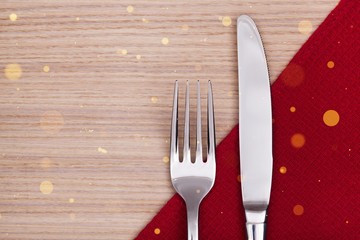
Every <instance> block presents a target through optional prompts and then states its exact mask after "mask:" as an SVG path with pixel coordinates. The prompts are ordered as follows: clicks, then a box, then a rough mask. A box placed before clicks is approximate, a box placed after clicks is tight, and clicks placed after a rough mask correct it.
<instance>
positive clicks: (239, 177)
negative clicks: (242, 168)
mask: <svg viewBox="0 0 360 240" xmlns="http://www.w3.org/2000/svg"><path fill="white" fill-rule="evenodd" d="M236 180H237V181H238V182H241V176H240V174H239V175H237V177H236Z"/></svg>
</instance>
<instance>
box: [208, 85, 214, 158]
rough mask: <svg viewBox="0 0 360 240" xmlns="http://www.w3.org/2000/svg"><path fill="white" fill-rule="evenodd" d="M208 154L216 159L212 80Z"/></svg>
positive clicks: (210, 87)
mask: <svg viewBox="0 0 360 240" xmlns="http://www.w3.org/2000/svg"><path fill="white" fill-rule="evenodd" d="M207 108H208V109H207V128H208V154H207V159H208V160H209V159H210V160H215V119H214V103H213V94H212V86H211V81H210V80H209V82H208V104H207Z"/></svg>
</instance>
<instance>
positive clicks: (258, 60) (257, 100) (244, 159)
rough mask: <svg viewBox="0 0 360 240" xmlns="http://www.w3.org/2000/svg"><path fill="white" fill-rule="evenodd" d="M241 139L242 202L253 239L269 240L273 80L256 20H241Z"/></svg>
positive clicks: (248, 229) (239, 42)
mask: <svg viewBox="0 0 360 240" xmlns="http://www.w3.org/2000/svg"><path fill="white" fill-rule="evenodd" d="M237 41H238V42H237V46H238V71H239V72H238V76H239V124H240V128H239V136H240V172H241V187H242V200H243V205H244V208H245V216H246V230H247V235H248V239H249V240H260V239H261V240H262V239H265V227H266V226H265V225H266V224H265V222H266V216H267V208H268V205H269V200H270V190H271V179H272V164H273V159H272V115H271V96H270V81H269V74H268V68H267V63H266V57H265V52H264V48H263V45H262V41H261V38H260V34H259V32H258V30H257V28H256V25H255V23H254V21H253V20H252V19H251V18H250V17H249V16H246V15H242V16H240V17H239V18H238V21H237Z"/></svg>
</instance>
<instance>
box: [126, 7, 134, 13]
mask: <svg viewBox="0 0 360 240" xmlns="http://www.w3.org/2000/svg"><path fill="white" fill-rule="evenodd" d="M126 11H127V12H128V13H132V12H134V7H133V6H131V5H130V6H127V8H126Z"/></svg>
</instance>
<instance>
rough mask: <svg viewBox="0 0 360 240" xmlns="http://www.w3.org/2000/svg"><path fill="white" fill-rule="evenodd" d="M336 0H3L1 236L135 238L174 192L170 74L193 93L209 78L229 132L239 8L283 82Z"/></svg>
mask: <svg viewBox="0 0 360 240" xmlns="http://www.w3.org/2000/svg"><path fill="white" fill-rule="evenodd" d="M336 4H337V1H336V0H316V1H314V0H302V1H300V0H297V1H291V0H283V1H280V0H252V1H232V0H224V1H201V0H193V1H170V0H169V1H165V0H163V1H145V0H142V1H108V0H103V1H66V0H61V1H60V0H59V1H39V0H34V1H25V0H24V1H2V3H1V4H0V9H1V10H0V17H1V19H0V25H1V26H0V29H1V34H0V52H1V55H0V64H1V68H3V69H4V72H3V73H2V74H1V76H0V78H1V79H0V86H1V88H0V94H1V99H0V101H1V103H0V104H1V114H0V122H1V124H0V139H1V140H0V214H1V215H0V217H1V219H0V239H61V240H66V239H86V240H89V239H107V240H109V239H133V238H134V237H135V236H136V234H137V233H138V232H139V231H140V230H141V229H142V228H143V227H144V226H145V224H146V223H147V222H148V221H149V220H150V219H151V218H152V217H153V216H154V214H155V213H156V212H157V211H158V210H159V209H160V208H161V206H162V205H163V204H164V203H165V202H166V201H167V199H168V198H170V197H171V196H172V194H173V193H174V191H173V189H172V187H171V183H170V180H169V164H168V152H169V130H170V115H171V104H172V93H173V84H174V81H175V80H176V79H178V80H179V81H180V93H181V98H180V99H181V103H183V102H182V100H183V99H184V97H183V93H184V88H185V80H190V84H191V85H192V87H195V80H198V79H199V80H200V82H201V84H202V87H201V88H202V92H203V93H205V92H206V81H207V80H208V79H211V80H212V83H213V89H214V101H215V113H216V130H217V142H219V141H221V139H222V138H224V137H225V136H226V134H227V133H228V132H229V131H230V129H231V128H232V127H233V126H234V125H236V123H237V121H238V117H237V115H238V110H237V108H238V95H237V62H236V61H237V59H236V34H235V33H236V18H237V16H239V15H240V14H248V15H250V16H252V17H253V18H254V19H255V21H256V23H257V24H258V26H259V29H260V32H261V34H262V37H263V40H264V45H265V48H266V53H267V58H268V62H269V68H270V75H271V80H272V81H274V80H275V79H276V77H277V76H278V74H279V73H280V71H281V70H282V69H283V68H284V67H285V65H286V64H287V62H288V61H289V60H290V59H291V57H292V56H293V55H294V54H295V53H296V51H297V50H298V49H299V48H300V46H301V44H302V43H304V42H305V41H306V39H307V38H308V37H309V34H311V33H312V32H313V31H314V30H315V29H316V28H317V27H318V25H319V24H320V23H321V22H322V21H323V19H324V18H325V17H326V16H327V14H328V13H329V12H330V11H331V10H332V9H333V8H334V7H335V5H336ZM194 90H195V88H194V89H192V91H191V94H192V97H191V98H192V99H195V96H194V93H195V91H194ZM205 99H206V98H205V94H203V97H202V100H203V103H204V104H205ZM193 103H194V101H192V107H194V105H193ZM181 109H183V105H181ZM193 110H194V109H193ZM193 112H194V111H193ZM182 113H183V110H181V111H180V114H182ZM203 115H204V116H203V119H204V120H205V111H204V114H203ZM182 119H183V117H181V118H180V120H182ZM192 120H194V119H192ZM204 130H205V129H204ZM193 142H194V141H193Z"/></svg>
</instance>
